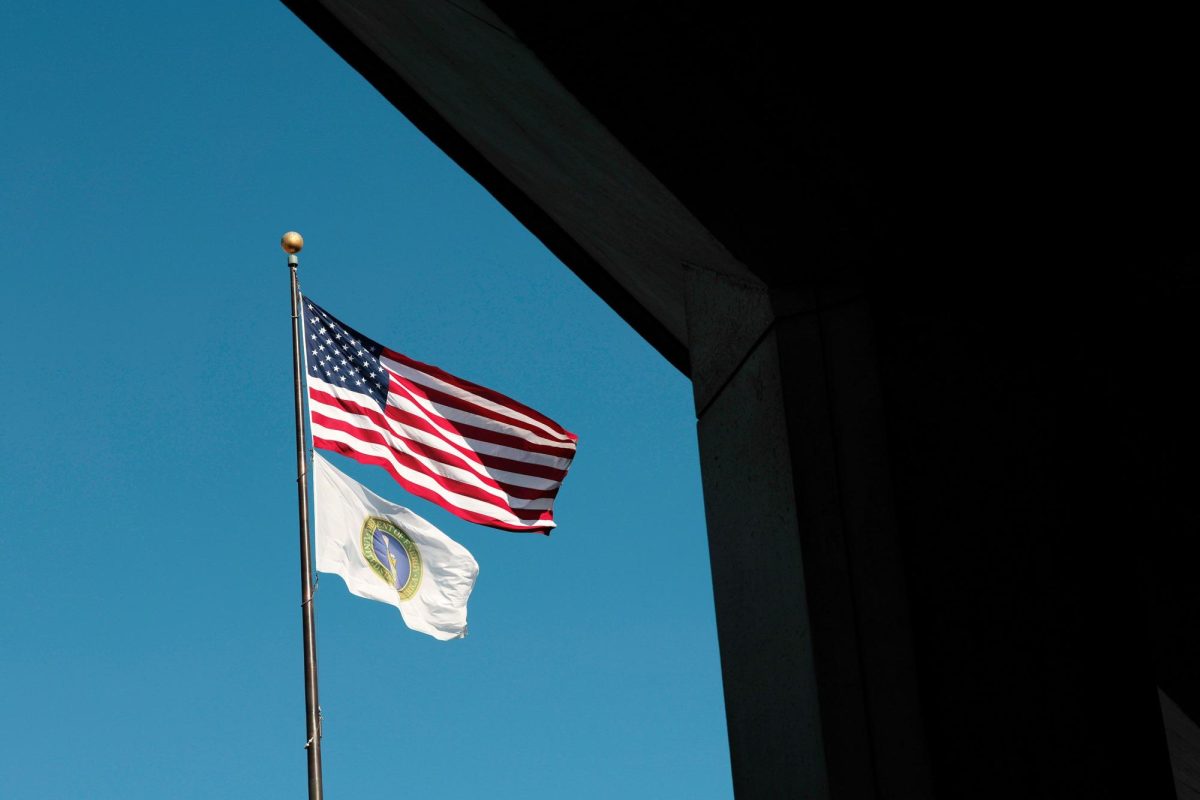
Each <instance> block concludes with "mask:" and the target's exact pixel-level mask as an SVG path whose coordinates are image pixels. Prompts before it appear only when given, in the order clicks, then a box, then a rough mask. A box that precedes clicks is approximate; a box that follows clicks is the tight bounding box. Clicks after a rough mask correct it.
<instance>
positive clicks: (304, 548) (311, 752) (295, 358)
mask: <svg viewBox="0 0 1200 800" xmlns="http://www.w3.org/2000/svg"><path fill="white" fill-rule="evenodd" d="M280 244H281V245H282V246H283V250H284V252H285V253H287V254H288V271H289V272H290V273H291V276H292V377H293V379H294V385H295V392H296V494H297V496H298V499H299V505H300V607H301V610H302V616H303V618H304V710H305V718H306V727H307V731H308V741H307V743H306V744H305V745H304V747H305V749H306V750H307V751H308V798H309V800H322V797H323V796H324V792H323V789H322V786H321V718H320V717H321V709H320V705H318V703H317V634H316V630H315V625H314V621H313V620H314V617H313V579H312V556H311V555H310V553H309V535H308V458H307V456H306V454H305V452H304V394H303V386H304V374H303V372H302V370H301V357H300V284H299V281H298V279H297V277H296V268H297V267H298V266H299V265H300V259H299V257H298V256H297V255H296V254H297V253H299V252H300V250H301V248H303V247H304V238H303V237H302V236H301V235H300V234H298V233H296V232H295V231H289V232H288V233H285V234H284V235H283V239H282V241H281V242H280Z"/></svg>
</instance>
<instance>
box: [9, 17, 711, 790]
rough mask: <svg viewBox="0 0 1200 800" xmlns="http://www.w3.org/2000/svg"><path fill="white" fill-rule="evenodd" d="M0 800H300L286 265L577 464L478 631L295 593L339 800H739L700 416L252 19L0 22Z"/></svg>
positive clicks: (491, 565)
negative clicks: (461, 631)
mask: <svg viewBox="0 0 1200 800" xmlns="http://www.w3.org/2000/svg"><path fill="white" fill-rule="evenodd" d="M0 74H3V75H4V80H3V81H0V108H3V110H4V124H3V125H0V209H3V211H2V213H0V272H2V277H3V283H2V284H0V285H2V286H3V292H2V293H0V297H2V298H3V303H4V314H3V322H4V329H5V331H6V332H7V335H6V346H5V347H4V348H3V349H2V350H0V375H2V376H3V379H4V380H3V392H0V426H2V427H0V442H2V443H3V456H4V457H3V460H2V461H0V707H2V708H3V709H4V720H5V722H4V725H2V726H0V797H3V798H6V799H7V798H12V799H13V800H25V799H26V798H28V799H29V800H56V799H59V798H61V799H62V800H66V799H68V798H69V799H70V800H76V799H77V798H90V799H93V800H106V799H112V800H117V799H119V800H148V799H149V798H153V799H154V800H160V799H161V798H173V799H175V800H191V799H192V798H204V800H211V798H255V800H275V799H276V798H281V799H282V798H287V800H294V799H295V798H298V797H303V796H304V794H305V785H306V772H305V751H304V742H305V716H304V693H303V662H302V648H301V608H300V575H299V563H298V531H297V499H296V455H295V438H294V437H295V432H294V427H293V426H294V421H293V393H292V391H293V390H292V362H291V339H290V334H289V323H290V322H291V317H290V313H291V311H290V306H289V298H288V285H289V275H288V269H287V257H286V255H285V254H284V253H283V251H282V250H281V249H280V247H279V239H280V236H281V235H282V234H283V233H284V232H285V231H289V230H296V231H299V232H301V233H302V234H303V235H304V239H305V247H304V249H303V251H302V252H301V253H300V269H299V274H300V280H301V284H302V286H303V288H304V290H305V292H306V294H307V295H309V296H311V297H313V298H314V299H315V300H317V301H319V303H320V305H321V306H323V307H324V308H327V309H329V310H330V311H331V312H332V313H334V314H336V315H337V318H338V319H339V320H341V321H343V322H344V323H346V324H347V325H349V326H352V327H353V328H354V329H355V330H356V331H361V332H362V333H363V334H364V335H366V336H369V337H370V338H371V339H373V340H375V341H378V342H382V343H384V344H386V346H387V347H390V348H396V349H398V350H401V351H402V352H403V353H404V354H405V355H407V356H410V357H412V358H413V359H417V360H419V361H422V362H425V363H428V364H434V365H437V366H438V367H441V368H442V369H444V370H447V371H449V372H451V373H453V374H454V375H458V376H461V377H463V378H465V379H468V380H470V381H474V382H476V383H478V384H481V385H483V386H486V387H489V388H491V389H494V390H496V391H497V392H501V393H503V394H505V395H508V396H510V397H512V398H514V399H516V400H519V401H520V402H522V403H525V404H527V405H529V406H531V407H533V408H535V409H537V410H538V411H539V412H541V413H543V414H545V415H547V416H548V417H550V418H552V419H554V420H555V421H556V422H558V423H560V424H561V425H563V426H564V427H566V428H567V429H569V430H570V431H572V432H574V433H576V434H578V436H579V447H578V453H577V455H576V457H575V461H574V463H573V465H572V466H571V470H570V474H569V476H568V477H567V478H566V480H565V481H564V483H563V486H562V489H561V492H560V493H559V494H558V496H557V498H556V500H555V505H554V518H555V521H556V522H557V523H558V527H557V528H555V529H554V531H553V533H552V535H550V536H542V535H538V534H528V533H511V532H506V531H502V530H496V529H492V528H486V527H483V526H480V525H473V524H471V523H468V522H465V521H464V520H462V519H459V518H458V517H455V516H453V515H451V514H449V513H447V512H445V511H443V510H441V509H440V508H438V507H436V506H434V505H433V504H431V503H429V502H427V501H425V500H421V499H419V498H417V497H414V496H412V495H410V494H407V493H406V492H405V491H404V490H403V489H402V488H401V487H400V486H399V485H398V484H397V483H396V482H395V481H393V480H392V479H391V478H390V477H389V475H388V474H387V473H386V472H384V471H383V470H382V469H380V468H378V467H370V466H366V465H362V464H359V463H356V462H354V461H351V460H349V459H348V458H345V457H342V456H339V455H336V454H332V453H331V454H329V459H330V461H331V462H332V463H334V464H335V465H336V466H337V467H338V468H339V469H341V470H343V471H344V472H346V473H347V474H349V475H350V476H351V477H353V478H355V479H356V480H358V481H360V482H362V483H363V484H364V485H366V486H367V488H369V489H370V490H371V491H373V492H375V493H377V494H379V495H382V496H383V497H385V498H387V499H389V500H392V501H394V502H397V503H400V504H402V505H406V506H408V507H410V508H412V509H413V510H414V511H415V512H417V513H418V514H420V515H421V516H423V517H425V518H427V519H428V520H429V521H430V522H432V523H433V524H434V525H436V526H437V527H439V528H441V529H442V530H443V531H445V532H446V533H447V534H448V535H449V536H451V537H452V538H453V539H455V540H457V541H458V542H460V543H462V544H463V545H464V546H465V547H467V549H469V550H470V551H471V553H472V554H473V555H474V556H475V558H476V559H477V560H478V562H479V565H480V573H479V579H478V582H477V584H476V586H475V590H474V593H473V594H472V596H471V600H470V606H469V613H470V635H468V636H467V637H466V638H465V639H461V640H455V641H450V642H439V641H436V640H434V639H432V638H431V637H429V636H425V635H422V634H420V633H417V632H415V631H412V630H409V629H408V628H406V627H405V625H404V624H403V622H402V620H401V619H400V618H399V616H398V615H397V614H396V609H395V608H392V607H390V606H387V605H385V604H382V603H375V602H371V601H368V600H364V599H362V598H359V597H355V596H353V595H350V594H349V592H347V591H346V588H345V586H344V585H343V584H342V582H341V580H340V579H339V578H337V577H336V576H332V575H322V576H321V580H320V582H319V584H318V589H317V592H316V621H317V645H318V662H319V667H320V698H321V706H322V710H323V712H324V733H325V737H324V769H325V791H326V796H327V797H329V798H348V797H376V796H391V795H397V796H407V797H429V796H434V797H441V798H478V797H489V798H522V800H539V799H541V798H554V800H561V799H562V798H613V797H621V798H654V799H655V800H658V799H659V798H675V797H678V798H698V799H702V800H703V799H706V798H728V797H730V796H731V795H732V789H731V783H730V777H729V755H728V745H727V740H726V731H725V720H724V706H723V700H722V689H721V673H720V660H719V655H718V650H717V640H716V633H715V625H714V617H713V602H712V597H713V595H712V592H713V589H712V584H711V580H710V576H709V564H708V547H707V541H706V534H705V525H704V513H703V501H702V497H701V490H700V477H699V466H698V458H697V448H696V433H695V415H694V409H693V405H692V396H691V386H690V384H689V382H688V381H687V379H686V378H685V377H684V376H682V375H681V374H679V373H678V372H677V371H676V370H675V369H674V368H672V367H671V366H670V365H669V364H668V363H667V362H666V361H665V360H664V359H663V358H662V357H661V356H660V355H658V354H657V353H656V352H655V351H654V350H653V349H652V348H651V347H650V346H649V345H647V344H646V343H645V342H644V341H643V340H642V339H641V338H640V337H639V336H638V335H637V334H635V333H634V332H633V331H632V330H631V329H630V328H629V326H628V325H626V324H625V323H624V322H623V321H622V320H621V319H620V318H619V317H618V316H617V314H616V313H615V312H613V311H612V310H611V309H610V308H608V306H606V305H605V304H604V303H603V302H602V301H601V300H599V298H597V297H596V295H595V294H593V293H592V292H591V291H590V290H589V289H588V288H587V287H586V286H585V285H584V284H583V283H582V282H581V281H580V280H579V279H578V278H577V277H575V276H574V274H572V273H571V272H570V271H569V270H568V269H567V268H566V267H564V266H563V265H562V264H561V263H559V262H558V261H557V259H555V258H554V256H553V255H551V254H550V253H549V252H548V251H547V250H546V248H545V247H544V246H543V245H542V244H541V243H540V242H539V241H538V240H537V239H535V238H534V237H533V236H532V235H531V234H530V233H528V232H527V231H526V230H525V229H524V228H523V227H522V226H521V225H520V224H519V223H517V222H516V221H515V220H514V219H513V218H512V217H511V215H509V214H508V213H507V212H506V211H505V210H504V209H503V208H502V207H501V206H500V205H499V204H498V203H497V202H496V201H495V200H494V199H493V198H492V197H491V196H490V195H489V194H488V193H487V192H485V191H484V190H483V189H481V188H480V187H479V186H478V185H477V184H476V183H475V182H474V181H473V180H472V179H471V178H469V177H468V176H467V175H465V174H464V173H463V172H462V171H461V170H460V169H459V168H458V167H457V166H456V165H455V164H453V163H452V162H451V161H450V160H449V159H448V158H447V157H446V156H445V155H444V154H443V153H441V151H439V150H438V149H437V148H435V147H434V146H433V145H431V144H430V143H429V142H428V141H427V140H426V139H425V138H424V137H423V136H422V135H421V134H420V133H419V132H417V131H416V130H415V129H414V128H413V127H412V126H411V125H410V124H409V123H408V122H407V120H405V119H404V117H402V116H401V115H400V113H399V112H398V111H396V110H395V109H394V108H393V107H392V106H391V105H390V104H388V103H387V102H386V101H385V100H384V99H383V98H382V97H381V96H380V95H379V94H378V93H377V92H376V91H375V90H374V89H373V88H372V87H371V86H370V85H369V84H368V83H367V82H366V81H365V80H364V79H363V78H362V77H360V76H359V75H358V74H357V73H355V72H354V71H353V70H351V69H350V68H349V67H347V66H346V65H345V64H344V63H343V62H342V61H341V60H340V59H339V58H338V57H337V56H336V55H335V54H334V53H333V52H332V51H331V50H330V49H329V48H328V47H327V46H326V45H324V44H323V43H322V42H321V41H320V40H319V39H318V38H317V37H316V36H315V35H314V34H312V33H311V32H310V31H309V30H308V29H307V28H306V27H304V25H302V24H301V23H300V22H299V21H298V20H297V19H296V18H295V17H294V16H293V15H292V14H291V13H290V12H289V11H288V10H287V9H286V8H285V7H284V6H283V5H282V4H281V3H279V2H276V0H254V1H253V2H240V1H239V2H233V0H217V1H216V2H184V3H166V4H164V3H149V2H134V3H115V4H114V3H107V4H93V3H68V4H55V3H8V4H6V5H5V6H4V7H3V9H0Z"/></svg>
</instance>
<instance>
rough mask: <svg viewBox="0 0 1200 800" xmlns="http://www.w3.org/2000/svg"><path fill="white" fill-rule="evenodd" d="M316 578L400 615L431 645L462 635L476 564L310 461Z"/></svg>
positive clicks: (407, 514) (422, 525) (322, 463)
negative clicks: (333, 578)
mask: <svg viewBox="0 0 1200 800" xmlns="http://www.w3.org/2000/svg"><path fill="white" fill-rule="evenodd" d="M313 501H314V512H315V514H314V516H315V519H316V550H317V554H316V555H317V570H318V571H319V572H327V573H333V574H335V575H341V576H342V579H343V580H344V581H345V582H346V588H348V589H349V590H350V593H351V594H356V595H358V596H359V597H366V598H368V599H370V600H378V601H379V602H381V603H388V604H390V605H393V606H395V607H396V608H398V609H400V615H401V616H402V617H403V618H404V624H405V625H407V626H408V627H410V628H412V629H413V630H415V631H420V632H422V633H427V634H429V635H430V636H432V637H434V638H436V639H457V638H460V637H462V636H465V635H466V633H467V598H469V597H470V596H471V590H472V589H473V588H474V586H475V578H476V576H478V574H479V564H477V563H476V561H475V559H474V557H472V556H471V554H470V553H469V552H467V549H466V548H465V547H463V546H462V545H460V544H459V543H458V542H455V541H454V540H453V539H451V538H450V537H449V536H447V535H446V534H444V533H442V532H441V531H440V530H438V529H437V528H435V527H434V526H433V525H432V524H430V523H429V522H427V521H426V520H424V519H422V518H421V517H419V516H417V515H416V514H414V513H413V512H412V511H409V510H408V509H407V508H404V507H403V506H399V505H396V504H395V503H392V502H389V501H387V500H384V499H383V498H382V497H380V496H379V495H377V494H374V493H373V492H371V491H369V490H367V489H366V488H364V487H363V486H362V485H361V484H359V483H358V482H357V481H355V480H353V479H352V478H350V477H349V476H348V475H345V474H344V473H342V472H341V471H340V470H338V469H337V468H336V467H334V466H333V465H332V464H330V463H329V462H328V461H326V460H325V459H324V458H322V457H321V455H320V454H318V453H313Z"/></svg>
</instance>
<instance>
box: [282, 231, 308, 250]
mask: <svg viewBox="0 0 1200 800" xmlns="http://www.w3.org/2000/svg"><path fill="white" fill-rule="evenodd" d="M279 246H280V247H282V248H283V252H285V253H287V254H288V255H289V256H294V255H296V253H299V252H300V251H301V250H302V249H303V248H304V237H303V236H301V235H300V234H298V233H296V232H295V231H288V232H287V233H285V234H284V235H283V238H282V239H280V240H279Z"/></svg>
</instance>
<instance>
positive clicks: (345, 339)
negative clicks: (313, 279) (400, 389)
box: [301, 297, 388, 410]
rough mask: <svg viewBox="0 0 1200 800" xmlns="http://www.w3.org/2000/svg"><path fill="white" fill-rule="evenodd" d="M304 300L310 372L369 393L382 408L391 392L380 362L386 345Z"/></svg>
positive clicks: (385, 371) (305, 338)
mask: <svg viewBox="0 0 1200 800" xmlns="http://www.w3.org/2000/svg"><path fill="white" fill-rule="evenodd" d="M301 300H302V301H303V303H304V305H303V317H304V344H305V358H306V360H307V363H308V374H309V375H310V376H312V377H314V378H320V379H321V380H323V381H325V382H326V383H332V384H334V385H336V386H344V387H346V388H347V389H353V390H354V391H356V392H361V393H363V394H367V395H370V396H371V397H372V398H373V399H374V400H375V402H376V403H377V404H378V405H379V408H380V410H382V409H383V406H384V405H385V404H386V402H387V393H388V391H387V390H388V373H387V370H385V369H384V368H383V365H382V364H380V363H379V354H380V353H381V352H383V347H381V346H380V345H379V344H377V343H376V342H373V341H371V340H370V339H368V338H367V337H365V336H363V335H362V334H361V333H359V332H358V331H356V330H354V329H353V328H351V327H349V326H348V325H345V324H343V323H341V322H339V321H338V320H337V319H335V318H334V317H333V316H332V315H331V314H330V313H329V312H328V311H326V310H325V309H323V308H321V307H320V306H319V305H317V304H316V303H314V302H313V301H311V300H309V299H308V298H306V297H305V298H301Z"/></svg>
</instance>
